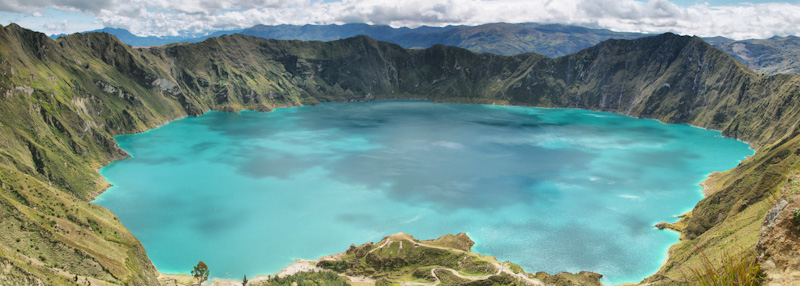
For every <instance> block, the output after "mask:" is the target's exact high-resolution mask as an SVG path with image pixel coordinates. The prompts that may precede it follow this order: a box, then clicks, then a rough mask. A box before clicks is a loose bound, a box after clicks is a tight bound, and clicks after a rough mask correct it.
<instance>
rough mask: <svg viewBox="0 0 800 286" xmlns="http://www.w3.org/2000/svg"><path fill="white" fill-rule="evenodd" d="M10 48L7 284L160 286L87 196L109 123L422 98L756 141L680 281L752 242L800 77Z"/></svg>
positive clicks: (674, 65)
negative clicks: (629, 120)
mask: <svg viewBox="0 0 800 286" xmlns="http://www.w3.org/2000/svg"><path fill="white" fill-rule="evenodd" d="M0 55H1V56H2V58H0V94H2V95H3V100H2V101H0V111H1V112H2V114H3V116H2V117H0V134H2V137H0V154H2V156H0V170H1V171H2V172H0V181H2V193H0V202H2V204H0V205H2V206H3V208H2V214H3V217H4V220H3V222H2V224H5V226H6V229H15V230H16V229H19V231H6V232H0V261H2V263H3V264H4V265H7V266H6V268H3V269H9V270H7V271H6V272H5V273H6V274H3V275H0V277H2V278H0V279H6V280H4V281H3V283H2V284H12V285H13V284H30V283H31V281H37V279H38V281H42V282H43V283H45V284H63V283H62V282H64V283H66V282H65V281H67V280H69V279H74V277H75V275H78V279H79V280H80V279H85V278H86V277H90V278H92V279H98V281H99V280H102V281H107V282H111V283H129V284H140V285H143V284H148V285H149V284H153V281H155V269H154V267H153V266H152V264H151V263H150V262H149V260H148V259H147V257H146V255H145V253H144V249H143V248H142V246H141V244H140V243H139V242H138V241H137V240H136V238H134V237H133V236H132V235H131V234H130V232H129V231H128V230H126V229H125V228H124V227H123V226H122V225H121V224H120V223H119V221H118V219H117V218H116V217H115V216H114V215H113V214H112V213H110V212H109V211H107V210H105V209H102V208H100V207H98V206H96V205H93V204H90V203H88V202H87V201H88V200H90V199H92V198H93V197H94V196H95V195H96V194H98V193H99V192H101V191H102V190H103V189H104V188H106V187H108V184H107V183H106V182H105V181H104V180H103V178H102V177H101V176H100V175H99V174H97V172H96V170H97V169H98V168H100V167H101V166H103V165H105V164H107V163H109V162H111V161H113V160H116V159H120V158H124V157H125V156H126V154H125V153H124V152H123V151H122V150H120V149H119V148H118V147H117V146H116V143H115V142H114V141H113V136H114V135H118V134H125V133H135V132H141V131H144V130H147V129H148V128H153V127H155V126H158V125H161V124H164V123H166V122H168V121H170V120H173V119H175V118H179V117H182V116H186V115H199V114H202V113H203V112H205V111H207V110H212V109H213V110H222V111H237V110H242V109H252V110H263V111H267V110H271V109H273V108H276V107H284V106H297V105H301V104H316V103H318V102H324V101H360V100H373V99H388V98H425V99H431V100H434V101H442V102H445V101H446V102H471V103H490V104H515V105H535V106H545V107H565V108H586V109H595V110H604V111H612V112H617V113H623V114H628V115H631V116H637V117H648V118H656V119H659V120H662V121H665V122H682V123H690V124H694V125H697V126H702V127H708V128H713V129H718V130H723V134H725V135H726V136H731V137H735V138H740V139H743V140H747V141H749V142H751V143H752V144H753V146H754V147H756V148H758V149H760V150H759V152H758V153H757V154H756V156H754V157H753V158H752V159H749V160H747V161H746V162H743V163H742V164H740V166H738V167H737V168H735V169H733V170H731V171H728V172H726V173H724V174H719V175H715V176H714V177H713V178H712V180H711V181H710V182H712V183H713V184H710V185H709V186H710V188H709V190H708V192H709V194H710V196H709V197H708V198H706V199H704V200H703V201H701V202H700V203H699V204H698V205H697V207H696V208H695V210H694V211H693V212H692V215H691V216H687V217H686V218H685V219H684V220H683V221H682V222H681V225H685V236H686V240H685V241H684V242H682V243H681V244H679V245H678V246H676V247H674V248H673V251H672V252H671V257H670V261H668V263H667V265H665V267H664V269H662V272H661V274H659V275H664V276H656V277H655V278H656V279H661V281H669V280H668V279H680V274H679V273H680V269H681V267H682V266H683V265H691V264H692V263H695V262H696V255H695V254H696V251H694V250H693V249H691V247H689V246H691V245H697V244H698V243H704V245H708V246H709V247H720V246H726V245H728V244H730V243H729V242H730V241H735V242H736V243H737V244H740V245H741V247H742V248H752V247H753V246H754V245H755V239H750V237H749V236H746V235H743V236H742V237H739V236H735V235H734V236H731V235H730V234H736V233H740V231H743V230H745V229H750V227H751V226H752V225H754V224H755V225H757V224H758V223H759V222H760V217H763V212H761V209H762V208H765V206H767V205H769V203H768V202H766V200H767V199H768V196H769V195H768V194H769V192H770V191H772V190H773V188H774V186H776V185H777V184H778V183H779V182H780V181H781V180H782V178H783V177H784V176H785V175H786V174H787V173H786V172H788V171H787V170H788V167H787V166H789V165H791V164H793V163H792V162H795V161H796V160H797V155H796V153H797V152H796V150H797V147H798V146H796V143H795V142H796V141H797V140H795V138H796V137H797V135H798V134H799V133H798V130H797V127H796V122H798V119H800V118H798V117H800V115H798V111H800V110H798V109H799V108H800V106H798V105H799V104H800V103H799V102H798V100H795V96H796V95H798V92H800V89H798V79H797V78H795V77H791V76H786V75H779V76H770V77H764V76H760V75H757V74H755V73H753V72H751V71H749V70H748V69H746V68H745V67H744V66H742V65H741V64H739V63H737V62H736V61H734V60H733V59H732V58H731V57H729V56H728V55H726V54H725V53H723V52H721V51H719V50H717V49H714V48H713V47H711V46H709V45H708V44H706V43H705V42H703V41H702V40H701V39H699V38H696V37H681V36H676V35H672V34H664V35H660V36H656V37H648V38H641V39H636V40H632V41H627V40H609V41H605V42H603V43H601V44H599V45H597V46H595V47H592V48H588V49H585V50H582V51H580V52H578V53H575V54H570V55H567V56H564V57H560V58H556V59H550V58H547V57H545V56H542V55H538V54H520V55H516V56H511V57H509V56H499V55H493V54H478V53H474V52H470V51H467V50H464V49H460V48H453V47H446V46H442V45H434V46H432V47H430V48H428V49H424V50H407V49H404V48H402V47H401V46H399V45H395V44H389V43H384V42H379V41H376V40H373V39H370V38H367V37H355V38H349V39H345V40H340V41H334V42H327V43H322V42H300V41H278V40H266V39H261V38H256V37H248V36H242V35H233V36H222V37H217V38H211V39H208V40H206V41H203V42H201V43H195V44H176V45H170V46H167V47H153V48H132V47H130V46H128V45H126V44H123V43H121V42H120V41H119V40H118V39H116V38H115V37H113V36H110V35H108V34H103V33H88V34H74V35H69V36H65V37H61V38H59V39H58V40H55V41H54V40H51V39H49V38H48V37H46V36H45V35H43V34H40V33H35V32H32V31H28V30H25V29H22V28H20V27H18V26H16V25H10V26H7V27H3V28H1V29H0ZM766 208H769V207H766ZM744 215H747V217H748V218H751V220H752V221H753V222H749V221H745V220H742V219H741V217H742V216H744ZM759 215H760V216H759ZM731 225H735V226H736V228H735V229H732V226H731ZM747 233H749V232H747ZM720 237H722V238H720ZM756 237H757V236H756ZM721 239H727V240H721ZM723 241H726V242H725V243H722V242H723ZM37 247H38V249H37ZM28 262H30V263H28ZM8 265H10V266H8ZM187 267H189V266H187ZM50 269H58V270H52V271H51V270H50Z"/></svg>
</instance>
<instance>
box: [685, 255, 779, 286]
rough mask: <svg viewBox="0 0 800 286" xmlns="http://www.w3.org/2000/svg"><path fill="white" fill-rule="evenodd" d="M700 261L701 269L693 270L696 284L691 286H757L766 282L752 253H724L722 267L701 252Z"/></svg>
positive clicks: (721, 261)
mask: <svg viewBox="0 0 800 286" xmlns="http://www.w3.org/2000/svg"><path fill="white" fill-rule="evenodd" d="M700 261H701V264H702V265H701V266H700V267H698V268H692V269H691V273H692V278H694V279H693V280H694V281H695V282H694V283H689V284H690V285H701V286H718V285H737V286H757V285H761V282H762V281H763V280H764V279H763V278H764V277H763V273H761V268H760V267H759V266H758V259H757V257H756V256H755V254H754V253H751V252H747V251H745V252H741V253H739V254H738V255H729V254H727V253H724V254H723V255H722V258H721V259H720V264H721V265H718V266H716V265H714V263H713V262H712V261H711V259H709V258H708V256H706V255H705V253H703V252H702V251H700ZM686 280H690V279H686ZM687 282H689V281H687Z"/></svg>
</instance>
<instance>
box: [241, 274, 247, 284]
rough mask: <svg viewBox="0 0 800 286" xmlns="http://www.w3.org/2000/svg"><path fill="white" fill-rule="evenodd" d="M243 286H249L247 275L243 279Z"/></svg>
mask: <svg viewBox="0 0 800 286" xmlns="http://www.w3.org/2000/svg"><path fill="white" fill-rule="evenodd" d="M242 286H247V274H245V275H244V279H242Z"/></svg>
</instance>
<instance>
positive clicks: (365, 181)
mask: <svg viewBox="0 0 800 286" xmlns="http://www.w3.org/2000/svg"><path fill="white" fill-rule="evenodd" d="M719 135H720V132H718V131H711V130H705V129H701V128H696V127H692V126H689V125H685V124H663V123H660V122H658V121H656V120H649V119H635V118H631V117H627V116H624V115H618V114H612V113H604V112H595V111H586V110H577V109H541V108H532V107H509V106H489V105H472V104H440V103H432V102H427V101H374V102H363V103H326V104H323V105H321V106H303V107H297V108H283V109H277V110H275V111H273V112H269V113H258V112H249V111H244V112H240V113H238V114H233V113H222V112H208V113H206V114H204V115H202V116H199V117H188V118H184V119H180V120H176V121H173V122H171V123H169V124H166V125H164V126H162V127H159V128H157V129H153V130H150V131H147V132H145V133H141V134H135V135H122V136H117V137H116V140H117V142H118V143H119V146H120V147H121V148H123V149H124V150H126V151H127V152H128V153H129V154H131V156H132V158H129V159H125V160H120V161H116V162H113V163H111V164H110V165H108V166H107V167H105V168H103V169H101V171H100V173H101V174H102V175H103V176H104V177H105V178H106V179H107V180H108V181H109V182H110V183H112V184H113V185H114V186H115V187H113V188H111V189H109V190H108V191H106V192H105V193H103V194H102V195H101V196H99V197H98V199H97V200H96V201H95V203H97V204H100V205H102V206H104V207H106V208H108V209H110V210H112V211H113V212H114V213H115V214H116V215H117V216H119V218H120V220H121V221H122V223H123V224H124V225H125V226H126V227H128V228H129V229H130V230H131V232H132V233H133V234H134V235H136V237H137V238H139V240H141V242H142V244H143V245H144V247H145V249H146V250H147V253H148V256H149V257H150V259H151V260H152V261H153V263H154V264H155V266H156V267H157V268H158V270H159V271H161V272H166V273H189V271H190V270H191V268H192V266H194V265H195V264H197V261H199V260H203V261H204V262H206V264H208V266H209V269H210V270H211V276H213V277H218V278H232V279H241V277H242V275H244V274H247V275H248V276H249V277H252V276H255V275H257V274H272V273H276V272H277V271H279V270H280V269H281V268H283V267H284V266H286V265H288V264H290V263H292V259H295V258H305V259H316V258H318V257H320V256H323V255H328V254H333V253H338V252H343V251H344V250H346V249H347V247H348V246H349V245H350V244H351V243H353V244H356V245H358V244H362V243H366V242H369V241H378V240H380V239H381V238H382V237H383V236H386V235H389V234H392V233H397V232H405V233H409V234H413V235H414V236H415V237H417V238H420V239H429V238H436V237H439V236H441V235H443V234H446V233H453V234H455V233H458V232H466V233H467V234H469V235H470V237H472V238H473V239H474V240H475V241H476V242H477V245H476V246H475V248H474V249H473V251H475V252H478V253H481V254H486V255H492V256H496V257H497V258H498V259H500V260H501V261H505V260H510V261H512V262H515V263H518V264H520V265H521V266H522V267H523V268H525V270H527V271H533V272H535V271H547V272H550V273H557V272H560V271H570V272H575V271H580V270H589V271H594V272H598V273H601V274H603V275H605V278H606V282H607V283H621V282H635V281H639V280H641V279H643V278H645V277H647V276H648V275H650V274H652V273H654V272H655V271H656V270H658V268H659V267H660V266H661V264H662V263H663V262H664V260H665V259H666V253H667V249H668V248H669V246H670V245H671V244H674V243H676V242H677V241H678V234H677V233H674V232H671V231H668V230H657V229H655V228H654V227H653V225H654V224H655V223H657V222H659V221H667V222H674V221H676V220H677V219H676V218H675V217H674V216H675V215H679V214H682V213H684V212H686V211H689V210H691V209H692V207H693V206H694V205H695V204H696V203H697V201H698V200H700V199H701V198H702V193H701V189H700V186H699V185H698V184H699V183H700V182H701V181H702V180H704V179H705V177H706V176H707V175H708V174H709V173H711V172H713V171H724V170H728V169H730V168H732V167H734V166H736V164H738V162H740V161H741V160H743V159H745V156H747V155H751V154H752V153H753V151H752V150H750V149H749V148H748V146H747V144H745V143H743V142H740V141H736V140H733V139H728V138H722V137H720V136H719Z"/></svg>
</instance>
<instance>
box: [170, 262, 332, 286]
mask: <svg viewBox="0 0 800 286" xmlns="http://www.w3.org/2000/svg"><path fill="white" fill-rule="evenodd" d="M325 258H327V256H326V257H323V258H320V260H323V259H325ZM317 261H318V260H305V259H296V260H295V263H293V264H291V265H289V266H286V267H284V268H283V269H281V271H279V272H278V273H277V274H274V275H258V276H255V277H248V278H247V279H248V281H249V282H248V283H247V284H250V283H254V282H260V281H266V280H269V278H270V277H272V276H278V277H285V276H289V275H294V274H297V273H300V272H308V271H327V270H325V269H322V268H319V267H316V266H315V265H316V264H317ZM242 278H244V277H242ZM158 280H159V281H160V282H161V284H162V285H170V286H171V285H192V283H194V279H193V278H192V277H191V276H189V275H188V274H166V273H160V275H159V277H158ZM203 285H212V286H241V285H242V280H241V279H239V280H234V279H222V278H211V279H210V280H209V281H206V282H204V283H203Z"/></svg>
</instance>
